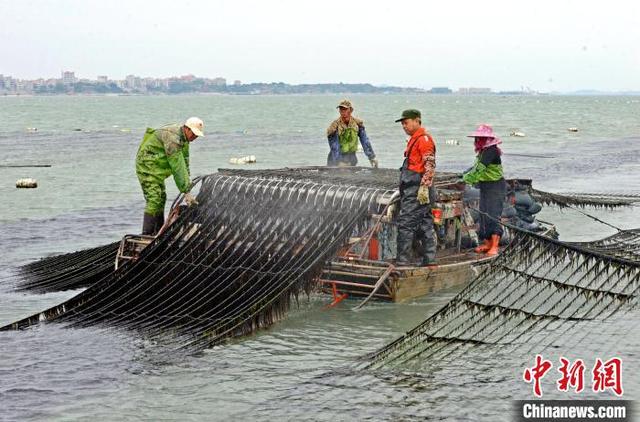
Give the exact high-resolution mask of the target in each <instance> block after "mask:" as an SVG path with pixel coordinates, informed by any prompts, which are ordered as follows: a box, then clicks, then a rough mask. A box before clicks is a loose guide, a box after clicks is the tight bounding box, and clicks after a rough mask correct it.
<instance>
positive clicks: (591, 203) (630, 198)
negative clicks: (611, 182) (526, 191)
mask: <svg viewBox="0 0 640 422" xmlns="http://www.w3.org/2000/svg"><path fill="white" fill-rule="evenodd" d="M531 196H533V197H534V198H535V199H536V200H537V201H538V202H541V203H543V204H545V205H556V206H559V207H561V208H564V207H570V206H577V207H594V208H616V207H624V206H630V205H634V204H636V203H640V194H638V193H578V192H575V193H552V192H545V191H541V190H538V189H531Z"/></svg>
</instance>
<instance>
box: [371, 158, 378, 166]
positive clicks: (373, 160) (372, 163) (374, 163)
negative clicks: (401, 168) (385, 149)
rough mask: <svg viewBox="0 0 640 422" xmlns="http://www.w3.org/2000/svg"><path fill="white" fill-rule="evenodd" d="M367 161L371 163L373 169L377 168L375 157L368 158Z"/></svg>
mask: <svg viewBox="0 0 640 422" xmlns="http://www.w3.org/2000/svg"><path fill="white" fill-rule="evenodd" d="M369 162H370V163H371V167H373V168H374V169H377V168H378V159H377V158H372V159H370V160H369Z"/></svg>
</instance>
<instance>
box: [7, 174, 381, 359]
mask: <svg viewBox="0 0 640 422" xmlns="http://www.w3.org/2000/svg"><path fill="white" fill-rule="evenodd" d="M384 194H388V193H387V192H385V191H384V190H381V189H373V188H367V187H357V186H338V185H331V184H318V183H313V182H310V181H285V180H279V179H267V178H247V177H240V176H225V175H221V174H214V175H211V176H207V177H205V178H204V179H203V181H202V185H201V187H200V191H199V194H198V196H197V199H198V201H199V205H198V206H196V207H190V208H186V209H185V210H184V211H183V212H182V213H181V214H180V216H179V217H178V219H177V220H176V222H174V223H173V224H172V225H170V226H169V227H168V229H167V230H166V231H165V232H163V233H162V234H161V235H160V236H159V237H158V238H157V239H156V240H155V241H153V242H152V243H151V244H150V245H149V246H147V247H146V248H145V249H144V250H143V252H142V253H141V255H140V257H139V259H138V260H137V261H135V262H132V263H127V264H125V265H123V266H122V267H120V268H119V269H118V270H116V271H111V272H110V273H109V274H107V275H106V276H104V277H102V278H101V279H100V280H99V281H97V282H95V283H94V284H93V285H92V286H91V287H90V288H88V289H87V290H85V291H84V292H82V293H81V294H79V295H77V296H75V297H74V298H72V299H70V300H69V301H67V302H65V303H63V304H61V305H58V306H56V307H53V308H51V309H48V310H46V311H44V312H41V313H39V314H37V315H34V316H32V317H29V318H25V319H23V320H21V321H18V322H15V323H13V324H10V325H8V326H5V327H3V329H4V330H8V329H20V328H24V327H28V326H30V325H34V324H38V323H39V322H42V321H55V322H64V323H67V324H68V325H69V326H73V327H83V326H88V325H95V324H104V325H107V326H115V327H122V328H126V329H134V330H138V331H142V332H144V333H146V334H149V335H158V336H162V337H165V338H168V339H169V338H170V339H171V340H178V341H179V343H178V344H179V346H180V347H189V348H200V347H208V346H211V345H215V344H218V343H219V342H221V341H223V340H224V339H226V338H228V337H233V336H238V335H242V334H247V333H250V332H253V331H255V330H257V329H258V328H261V327H266V326H268V325H270V324H272V323H273V322H275V321H277V320H278V319H280V318H282V317H283V315H284V314H285V312H286V311H287V310H288V309H289V306H290V302H291V299H292V298H294V297H297V295H298V294H299V293H301V292H305V291H306V292H308V291H309V290H310V288H311V286H312V284H313V281H314V279H315V278H316V277H317V275H318V274H319V273H320V271H321V269H322V267H323V266H324V264H325V261H326V260H327V259H328V258H330V257H332V256H333V255H335V254H336V253H337V251H338V249H339V248H341V247H342V246H343V245H344V244H345V242H346V240H347V238H348V237H349V236H350V234H351V233H352V232H353V231H354V230H358V229H359V227H360V225H364V224H367V222H368V216H369V213H370V212H371V210H372V209H374V208H376V207H377V206H378V205H377V202H376V201H377V199H378V198H379V197H380V196H381V195H384ZM107 249H108V248H107V247H105V250H107ZM94 252H95V251H94ZM103 252H104V251H103ZM105 253H106V254H107V255H108V253H107V252H105ZM82 262H84V261H82ZM167 335H168V337H167Z"/></svg>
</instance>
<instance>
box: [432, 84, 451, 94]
mask: <svg viewBox="0 0 640 422" xmlns="http://www.w3.org/2000/svg"><path fill="white" fill-rule="evenodd" d="M427 92H428V93H429V94H451V93H452V92H453V91H451V90H450V89H449V88H448V87H446V86H434V87H433V88H431V89H430V90H429V91H427Z"/></svg>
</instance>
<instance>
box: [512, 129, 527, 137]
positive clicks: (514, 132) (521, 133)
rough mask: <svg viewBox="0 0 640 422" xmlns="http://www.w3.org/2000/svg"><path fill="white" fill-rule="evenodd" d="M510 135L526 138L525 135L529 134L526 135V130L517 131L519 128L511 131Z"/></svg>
mask: <svg viewBox="0 0 640 422" xmlns="http://www.w3.org/2000/svg"><path fill="white" fill-rule="evenodd" d="M509 136H515V137H518V138H524V137H525V136H527V135H525V133H524V132H519V131H517V130H514V131H513V132H511V133H510V134H509Z"/></svg>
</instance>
